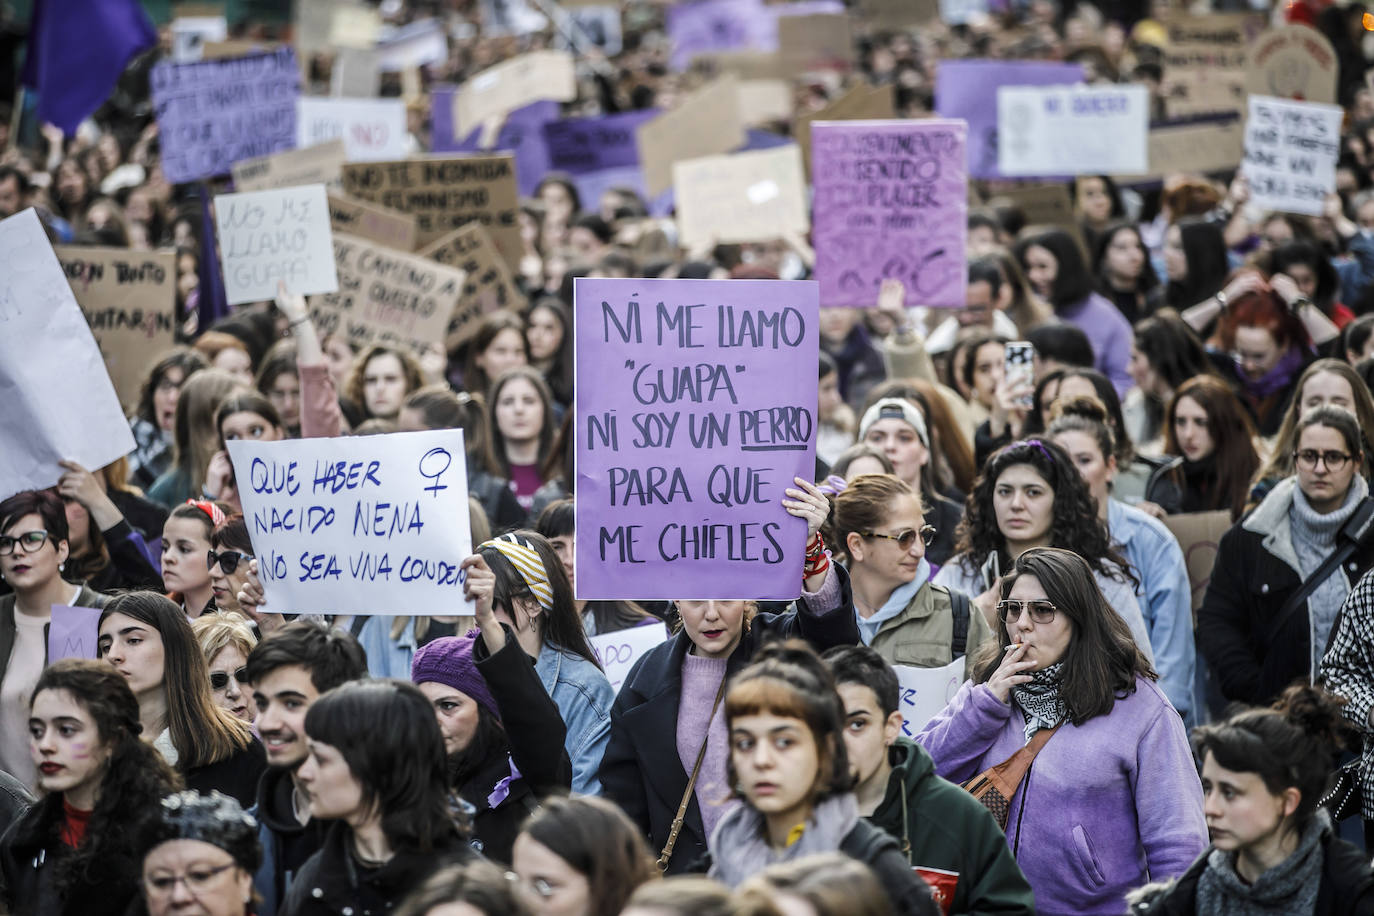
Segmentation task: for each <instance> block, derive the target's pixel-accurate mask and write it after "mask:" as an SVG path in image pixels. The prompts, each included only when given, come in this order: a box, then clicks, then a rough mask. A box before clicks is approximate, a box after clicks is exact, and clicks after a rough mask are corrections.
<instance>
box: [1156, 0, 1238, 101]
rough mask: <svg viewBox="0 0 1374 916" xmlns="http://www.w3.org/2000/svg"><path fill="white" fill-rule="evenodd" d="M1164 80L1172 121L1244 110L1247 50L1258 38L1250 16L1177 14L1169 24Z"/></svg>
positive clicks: (1163, 88)
mask: <svg viewBox="0 0 1374 916" xmlns="http://www.w3.org/2000/svg"><path fill="white" fill-rule="evenodd" d="M1164 26H1165V30H1166V33H1167V36H1168V44H1166V45H1165V47H1164V79H1163V82H1162V84H1161V86H1160V89H1161V91H1162V92H1163V93H1164V99H1165V102H1164V104H1165V106H1166V109H1167V111H1168V113H1169V117H1171V118H1181V117H1186V116H1188V115H1195V114H1209V113H1221V112H1231V111H1235V112H1238V111H1240V110H1241V105H1242V103H1243V101H1244V99H1245V81H1246V77H1245V68H1246V51H1247V48H1248V47H1249V45H1250V40H1251V38H1252V37H1254V34H1253V33H1254V29H1253V27H1252V26H1251V24H1250V17H1249V16H1248V15H1246V14H1244V13H1216V14H1212V15H1208V16H1177V17H1171V18H1170V19H1168V20H1167V21H1166V22H1165V23H1164Z"/></svg>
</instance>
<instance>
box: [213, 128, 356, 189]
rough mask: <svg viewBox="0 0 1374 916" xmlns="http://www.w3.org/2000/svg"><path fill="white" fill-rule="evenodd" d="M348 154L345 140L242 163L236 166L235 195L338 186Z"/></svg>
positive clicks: (234, 169) (234, 171)
mask: <svg viewBox="0 0 1374 916" xmlns="http://www.w3.org/2000/svg"><path fill="white" fill-rule="evenodd" d="M347 160H348V152H347V150H346V149H345V148H344V142H343V140H330V141H329V142H328V143H318V144H316V145H315V146H307V147H304V148H302V149H292V150H287V151H286V152H283V153H273V154H272V155H270V156H259V157H258V158H256V159H243V160H240V161H239V162H235V163H234V165H233V175H234V190H235V191H269V190H272V189H273V188H289V187H294V186H295V185H301V184H322V185H337V184H338V183H339V179H340V177H341V176H342V174H343V166H344V162H346V161H347Z"/></svg>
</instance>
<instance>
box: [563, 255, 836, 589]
mask: <svg viewBox="0 0 1374 916" xmlns="http://www.w3.org/2000/svg"><path fill="white" fill-rule="evenodd" d="M573 291H574V299H575V303H574V314H575V321H574V327H575V328H576V369H575V375H576V382H575V384H576V388H577V391H578V398H577V403H576V405H575V416H574V421H573V425H574V429H575V430H576V440H577V441H576V449H577V453H576V454H577V519H576V521H577V528H578V531H579V532H580V533H581V537H579V538H578V539H577V557H576V563H577V597H579V598H587V599H595V598H628V597H629V596H631V595H638V596H639V597H640V598H646V599H666V598H722V599H723V598H742V597H744V596H747V595H752V596H755V597H758V598H767V599H780V600H790V599H792V598H796V597H797V595H798V594H799V592H800V590H801V576H800V572H801V566H802V560H803V554H804V553H805V541H806V524H805V522H803V521H802V520H801V519H799V518H794V517H792V516H791V515H788V514H787V512H786V510H784V509H783V508H782V506H781V504H780V502H779V500H781V499H782V496H783V490H784V489H786V488H787V487H791V486H795V484H794V483H793V478H794V477H799V476H800V477H804V478H806V479H809V475H812V474H814V473H815V467H814V461H815V433H816V429H815V427H816V419H815V418H816V380H815V378H814V375H815V371H816V370H815V365H814V361H815V360H816V359H818V358H819V356H818V354H819V336H818V333H817V322H818V317H819V311H818V304H819V303H818V289H817V286H816V284H815V283H814V282H811V281H805V280H793V281H787V280H641V279H632V280H593V279H578V280H576V281H575V282H574V287H573Z"/></svg>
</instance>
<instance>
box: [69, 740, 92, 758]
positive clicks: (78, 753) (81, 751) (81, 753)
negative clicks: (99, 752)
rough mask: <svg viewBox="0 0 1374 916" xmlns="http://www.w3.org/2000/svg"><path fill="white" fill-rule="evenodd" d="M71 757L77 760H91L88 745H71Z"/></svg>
mask: <svg viewBox="0 0 1374 916" xmlns="http://www.w3.org/2000/svg"><path fill="white" fill-rule="evenodd" d="M72 756H73V757H75V758H76V759H77V760H89V759H90V758H91V751H90V745H89V744H73V745H72Z"/></svg>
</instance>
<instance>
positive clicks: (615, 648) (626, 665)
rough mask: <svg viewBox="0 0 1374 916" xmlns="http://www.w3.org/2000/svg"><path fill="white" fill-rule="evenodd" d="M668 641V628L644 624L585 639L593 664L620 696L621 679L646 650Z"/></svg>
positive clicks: (623, 678) (623, 679)
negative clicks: (593, 655)
mask: <svg viewBox="0 0 1374 916" xmlns="http://www.w3.org/2000/svg"><path fill="white" fill-rule="evenodd" d="M667 641H668V628H667V627H665V626H664V625H663V624H661V623H646V624H644V625H643V626H638V627H630V628H628V629H625V630H616V631H615V632H613V633H598V634H597V635H596V636H588V637H587V642H589V643H591V644H592V651H593V652H595V653H596V660H597V661H599V662H601V667H602V669H603V670H604V671H605V672H606V680H608V681H610V682H611V689H612V690H614V691H615V692H616V693H620V685H621V684H623V683H625V677H626V675H628V674H629V673H630V669H631V668H633V667H634V666H635V662H637V661H639V660H640V659H641V658H642V657H644V655H645V654H647V653H648V651H649V650H650V649H652V648H653V647H654V646H657V645H659V644H660V643H664V642H667Z"/></svg>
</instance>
